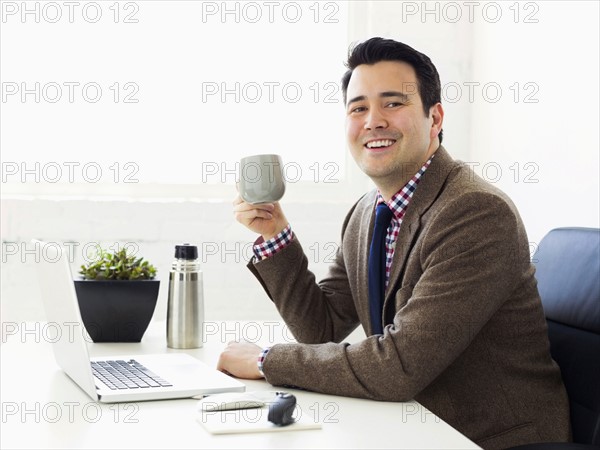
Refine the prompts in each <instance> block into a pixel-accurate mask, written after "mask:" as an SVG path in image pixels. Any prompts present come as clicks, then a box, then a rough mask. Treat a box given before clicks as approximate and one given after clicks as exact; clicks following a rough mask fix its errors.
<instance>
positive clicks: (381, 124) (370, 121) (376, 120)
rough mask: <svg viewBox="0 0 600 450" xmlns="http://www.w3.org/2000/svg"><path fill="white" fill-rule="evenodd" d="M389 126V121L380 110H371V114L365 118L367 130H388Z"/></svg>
mask: <svg viewBox="0 0 600 450" xmlns="http://www.w3.org/2000/svg"><path fill="white" fill-rule="evenodd" d="M387 126H388V123H387V120H385V117H384V115H383V114H382V113H381V111H379V109H378V108H371V109H369V113H368V114H367V115H366V116H365V130H373V129H376V128H387Z"/></svg>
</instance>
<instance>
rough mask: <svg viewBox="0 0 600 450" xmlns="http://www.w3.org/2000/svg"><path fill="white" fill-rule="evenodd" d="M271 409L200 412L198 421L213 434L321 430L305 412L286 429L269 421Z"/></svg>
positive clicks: (316, 422)
mask: <svg viewBox="0 0 600 450" xmlns="http://www.w3.org/2000/svg"><path fill="white" fill-rule="evenodd" d="M268 415H269V408H268V407H264V408H252V409H238V410H232V411H202V410H201V411H198V413H197V416H196V420H197V421H198V422H199V423H200V424H201V425H202V426H203V427H204V429H205V430H206V431H208V432H209V433H211V434H236V433H269V432H281V431H300V430H319V429H321V428H322V427H321V423H320V422H318V421H316V420H315V419H314V418H313V416H312V415H311V414H310V413H309V412H307V411H304V410H300V409H298V410H297V411H296V413H295V414H294V417H295V418H296V422H294V423H293V424H291V425H287V426H284V427H281V426H277V425H275V424H273V423H271V422H269V420H268Z"/></svg>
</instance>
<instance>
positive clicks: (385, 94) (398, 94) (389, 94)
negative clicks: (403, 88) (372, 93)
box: [347, 91, 408, 105]
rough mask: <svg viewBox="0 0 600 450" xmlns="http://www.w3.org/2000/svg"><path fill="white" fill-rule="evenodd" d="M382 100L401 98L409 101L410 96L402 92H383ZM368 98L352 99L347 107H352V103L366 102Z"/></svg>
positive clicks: (361, 96)
mask: <svg viewBox="0 0 600 450" xmlns="http://www.w3.org/2000/svg"><path fill="white" fill-rule="evenodd" d="M379 97H380V98H386V97H399V98H400V99H401V100H402V101H405V102H406V101H408V95H407V94H405V93H404V92H400V91H385V92H381V93H380V94H379ZM366 99H367V97H366V96H364V95H359V96H358V97H354V98H352V99H350V100H349V101H348V103H347V105H350V104H351V103H355V102H362V101H364V100H366Z"/></svg>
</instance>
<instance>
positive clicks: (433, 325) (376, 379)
mask: <svg viewBox="0 0 600 450" xmlns="http://www.w3.org/2000/svg"><path fill="white" fill-rule="evenodd" d="M413 169H414V172H416V171H417V169H418V168H416V167H415V168H413ZM375 194H376V193H375V192H370V193H368V194H366V195H365V196H363V197H362V198H361V199H360V200H359V201H358V202H357V203H356V204H355V205H354V206H353V207H352V209H351V210H350V212H349V213H348V215H347V217H346V220H345V222H344V225H343V229H342V240H341V245H340V248H339V251H338V253H337V255H336V260H335V262H334V263H333V264H332V265H331V267H330V269H329V273H328V276H327V277H326V278H325V279H323V280H322V281H320V282H318V283H317V282H315V277H314V275H313V274H312V273H311V272H310V271H309V270H308V260H307V258H306V256H305V255H304V252H303V250H302V248H301V246H300V243H299V241H298V238H297V237H296V238H295V239H294V241H293V243H292V244H291V245H290V246H288V247H286V248H284V249H283V250H281V251H280V252H278V253H277V254H276V255H274V256H273V257H271V258H267V259H265V260H262V261H259V262H255V261H252V262H250V264H249V265H248V267H249V268H250V270H251V271H252V272H253V273H254V274H255V275H256V277H257V278H258V279H259V280H260V282H261V283H262V285H263V286H264V288H265V290H266V292H267V293H268V295H269V296H270V298H271V299H272V300H273V301H274V303H275V305H276V306H277V308H278V310H279V312H280V314H281V316H282V317H283V319H284V320H285V322H286V323H287V325H288V326H289V328H290V330H291V331H292V332H293V333H294V336H295V337H296V339H297V341H298V342H299V343H298V344H295V343H291V344H278V345H275V346H273V347H272V348H271V350H270V351H269V353H268V355H267V358H266V359H265V362H264V373H265V376H266V379H267V381H268V382H270V383H271V384H273V385H293V386H298V387H302V388H306V389H310V390H313V391H317V392H323V393H327V394H336V395H344V396H351V397H361V398H367V399H373V400H383V401H397V402H402V401H408V400H411V399H415V400H417V401H418V402H420V403H421V404H422V405H424V406H425V407H426V408H428V409H429V410H431V411H432V412H433V413H435V414H437V415H438V416H439V417H441V418H442V419H443V420H445V421H446V422H448V423H449V424H450V425H452V426H453V427H455V428H456V429H458V430H459V431H460V432H462V433H463V434H465V435H466V436H467V437H469V438H470V439H472V440H474V441H475V442H476V443H478V444H479V445H481V446H482V447H484V448H490V449H495V448H504V447H509V446H514V445H519V444H525V443H528V442H539V441H566V440H568V439H569V438H570V425H569V406H568V399H567V395H566V391H565V388H564V385H563V383H562V379H561V376H560V371H559V368H558V366H557V365H556V363H554V361H553V360H552V359H551V357H550V351H549V342H548V337H547V334H546V322H545V319H544V313H543V310H542V306H541V302H540V298H539V294H538V291H537V284H536V280H535V278H534V267H533V266H532V264H531V263H530V257H529V244H528V240H527V235H526V233H525V228H524V226H523V223H522V221H521V218H520V217H519V214H518V212H517V210H516V208H515V206H514V204H513V203H512V202H511V200H510V199H509V198H508V197H507V196H506V195H505V194H504V193H503V192H501V191H500V190H498V189H496V188H495V187H494V186H492V185H490V184H488V183H486V182H485V181H483V180H482V179H481V178H479V177H478V176H477V175H475V174H474V173H473V172H472V171H471V170H470V168H469V167H468V166H466V165H465V164H463V163H460V162H458V161H454V160H453V159H452V158H451V157H450V156H449V154H448V153H447V152H446V151H445V149H444V148H443V147H441V146H440V148H439V149H438V150H437V152H436V156H435V157H434V158H433V161H432V163H431V165H430V166H429V168H428V169H427V172H426V173H425V175H424V176H423V178H422V179H421V181H420V183H419V186H418V188H417V190H416V191H415V193H414V196H413V198H412V200H411V203H410V205H409V207H408V209H407V211H406V215H405V216H404V219H403V223H402V226H401V227H400V234H399V236H398V240H397V242H396V249H395V253H394V260H393V263H392V269H391V270H392V272H391V275H390V282H389V286H388V289H387V292H386V298H385V303H384V312H383V323H384V326H385V330H384V333H383V335H371V334H372V331H371V324H370V318H369V299H368V285H367V279H368V276H367V275H368V266H367V261H368V256H369V245H370V241H371V234H372V230H373V218H374V206H375ZM359 324H360V325H362V327H363V328H364V330H365V332H366V334H367V336H369V337H368V338H366V339H365V340H363V341H361V342H359V343H357V344H353V345H350V344H348V343H340V342H342V340H343V339H344V338H346V336H348V334H349V333H350V332H352V331H353V330H354V329H355V328H356V327H357V326H358V325H359ZM398 419H399V420H400V417H399V418H398ZM390 432H391V430H390Z"/></svg>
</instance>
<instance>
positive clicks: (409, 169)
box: [371, 139, 440, 202]
mask: <svg viewBox="0 0 600 450" xmlns="http://www.w3.org/2000/svg"><path fill="white" fill-rule="evenodd" d="M435 141H436V142H432V145H431V146H430V147H429V150H427V154H426V155H425V157H424V159H423V161H420V162H417V163H416V165H415V164H412V163H405V164H403V165H402V166H401V167H400V170H399V173H395V174H393V175H392V176H389V177H385V178H377V179H375V178H371V179H372V180H373V183H375V186H377V189H379V192H380V193H381V196H382V197H383V199H384V200H385V201H386V202H389V201H390V199H391V198H392V197H393V196H394V195H395V194H396V193H397V192H398V191H399V190H400V189H402V188H403V187H404V186H406V183H408V181H409V180H410V179H411V178H412V177H413V176H414V175H415V174H416V173H417V172H418V171H419V170H421V167H423V164H425V162H426V161H427V160H428V159H429V158H431V155H433V154H434V153H435V152H436V151H437V149H438V148H439V147H440V143H439V140H438V139H436V140H435Z"/></svg>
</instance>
